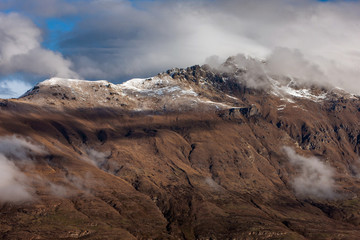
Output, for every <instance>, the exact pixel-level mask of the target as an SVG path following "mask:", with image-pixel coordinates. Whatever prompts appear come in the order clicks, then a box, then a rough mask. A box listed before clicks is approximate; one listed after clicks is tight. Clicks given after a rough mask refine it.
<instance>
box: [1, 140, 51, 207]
mask: <svg viewBox="0 0 360 240" xmlns="http://www.w3.org/2000/svg"><path fill="white" fill-rule="evenodd" d="M45 153H46V151H45V149H44V148H43V147H41V146H39V145H37V144H34V143H33V142H31V141H30V140H29V139H25V138H22V137H19V136H15V135H14V136H6V137H0V193H1V194H0V201H1V202H22V201H28V200H32V199H33V197H34V195H33V189H32V188H31V187H30V186H29V185H28V182H29V178H28V177H27V176H26V175H25V174H24V173H23V172H22V171H21V170H20V168H21V167H24V166H26V167H29V166H31V165H32V163H31V156H32V155H34V154H45Z"/></svg>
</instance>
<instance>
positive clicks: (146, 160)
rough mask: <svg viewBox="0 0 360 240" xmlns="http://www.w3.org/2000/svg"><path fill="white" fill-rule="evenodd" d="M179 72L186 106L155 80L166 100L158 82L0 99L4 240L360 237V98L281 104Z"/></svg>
mask: <svg viewBox="0 0 360 240" xmlns="http://www.w3.org/2000/svg"><path fill="white" fill-rule="evenodd" d="M189 71H190V73H191V74H190V75H189V76H195V77H194V78H191V77H189V76H188V77H187V78H185V77H184V79H182V76H186V74H188V73H187V71H185V73H184V72H183V73H181V74H183V75H181V74H180V75H179V74H178V75H177V74H174V73H171V72H169V73H168V75H167V76H169V77H170V76H172V77H171V78H172V79H176V81H180V83H179V86H181V89H180V90H179V89H176V91H177V92H179V93H180V92H182V91H183V89H187V90H186V91H194V92H195V93H196V95H195V94H194V93H192V92H191V94H190V95H191V96H194V98H193V99H190V98H188V96H189V95H188V92H185V93H184V92H183V93H184V94H185V95H175V94H174V92H176V91H175V90H173V89H172V88H168V85H164V86H163V85H161V86H159V83H161V84H163V82H161V81H159V80H156V81H157V82H156V84H157V85H156V86H157V87H158V88H159V89H160V90H161V91H160V90H159V91H158V92H155V93H156V94H158V93H159V92H161V94H162V93H163V91H165V90H166V91H168V92H167V95H165V97H168V98H167V100H166V101H165V100H163V98H164V95H161V94H158V95H156V94H155V93H154V91H153V90H151V89H153V88H154V85H150V87H149V88H145V90H144V89H141V90H138V89H139V88H140V87H139V85H132V87H133V86H136V89H137V90H136V91H135V90H134V87H133V88H129V87H121V86H120V87H119V86H112V85H109V87H111V88H114V89H115V90H116V89H117V90H116V91H115V90H114V91H113V94H110V93H108V92H107V93H106V94H109V95H111V96H113V95H116V94H115V93H118V94H119V95H117V96H122V98H120V97H119V98H118V101H117V100H116V99H112V98H110V97H109V98H110V99H107V101H108V102H106V101H105V102H101V103H99V96H100V97H107V95H104V92H103V90H98V91H100V92H101V95H96V94H95V92H98V91H94V93H91V94H93V95H91V94H90V95H88V98H87V100H86V101H83V100H81V97H84V99H85V95H84V92H79V91H80V90H81V89H84V88H81V89H80V90H79V89H77V90H76V88H74V87H73V86H70V87H67V88H66V87H63V85H62V83H61V84H59V82H58V83H56V84H57V85H53V83H52V85H51V84H50V85H40V87H38V88H34V89H33V90H32V92H30V94H28V95H26V96H25V97H24V98H20V99H15V100H2V101H1V102H0V106H1V110H0V111H1V114H0V136H1V137H0V152H1V154H0V169H1V171H2V173H3V174H5V175H3V176H2V177H0V180H2V185H0V189H1V190H2V192H1V195H0V214H1V218H0V237H1V238H2V239H58V238H64V239H73V238H81V239H357V238H359V237H360V230H359V226H360V210H359V209H360V200H359V199H358V195H359V194H360V179H359V176H360V175H359V174H360V161H359V155H358V154H359V149H360V128H359V119H360V112H359V109H360V102H359V99H358V98H357V97H354V96H350V97H349V96H346V95H340V94H336V93H334V92H327V97H326V99H323V100H321V101H317V100H314V99H311V98H303V97H291V98H290V97H289V99H284V98H285V97H284V96H283V95H279V94H280V92H277V93H275V94H270V93H269V90H268V89H264V90H254V89H250V88H246V87H244V86H242V85H241V84H239V83H238V82H235V81H231V80H227V81H222V80H221V79H223V77H224V76H218V75H216V74H215V75H212V77H211V76H210V77H209V76H207V74H210V73H209V72H206V70H204V69H201V68H196V67H194V68H193V69H190V70H189ZM202 71H205V73H202V74H201V72H202ZM199 72H200V73H199ZM229 78H231V76H230V77H229V76H227V77H226V79H229ZM179 79H180V80H179ZM181 79H182V80H181ZM198 79H205V80H202V81H203V82H205V83H204V84H202V83H201V81H197V80H198ZM160 80H161V78H160ZM170 80H171V79H170ZM170 80H169V81H170ZM148 81H153V80H148ZM171 81H172V80H171ZM171 81H170V84H173V82H171ZM206 82H208V83H209V84H207V83H206ZM150 83H151V82H150ZM150 83H149V82H146V84H150ZM66 84H67V83H66ZM77 84H80V85H81V84H85V83H84V82H79V83H77ZM101 84H103V83H101ZM141 84H143V83H141ZM167 84H169V82H167ZM175 85H176V84H175ZM52 86H55V87H54V88H52ZM86 86H90V85H86ZM93 86H94V87H90V88H88V89H87V91H88V92H87V93H86V94H88V93H89V89H92V90H91V91H93V90H94V88H100V86H99V83H98V85H96V84H94V85H93ZM204 86H205V87H204ZM105 87H106V86H105ZM172 87H173V86H172ZM164 88H166V89H165V90H164ZM54 89H55V90H54ZM74 89H75V90H76V91H75V90H74ZM71 90H74V91H71ZM295 90H296V89H295ZM295 90H293V91H295ZM53 91H56V95H54V93H55V92H53ZM151 91H153V92H151ZM184 91H185V90H184ZM297 91H300V90H297ZM301 91H302V90H301ZM316 91H318V92H319V94H318V95H320V93H321V94H322V92H324V91H325V90H319V89H312V92H313V93H314V92H316ZM58 92H60V93H62V94H64V93H67V97H64V95H59V94H58ZM110 92H111V91H110ZM122 93H124V95H121V94H122ZM170 93H171V94H172V95H171V94H170ZM44 94H46V95H44ZM70 94H73V95H74V97H75V99H73V98H72V97H69V96H70ZM151 94H152V95H151ZM169 94H170V95H169ZM229 94H230V95H229ZM314 94H315V93H314ZM318 95H312V96H314V98H316V96H318ZM149 96H150V97H151V100H149ZM91 99H97V100H96V101H92V100H91ZM105 99H106V98H105ZM126 99H127V100H126ZM189 99H190V100H189ZM125 100H126V101H125ZM147 101H148V102H147ZM163 101H165V103H168V105H167V106H166V107H165V108H164V107H163V105H164V102H163ZM191 101H198V104H196V105H186V104H190V102H191ZM50 102H52V103H53V104H51V103H50ZM117 102H119V103H117ZM139 102H141V104H140V103H139ZM152 102H153V103H155V104H154V105H149V103H152ZM113 103H114V104H113ZM121 104H123V105H121ZM181 104H183V105H181ZM184 104H185V105H186V106H185V108H182V109H181V110H179V108H177V107H179V106H184ZM150 106H151V108H150ZM189 106H190V107H189ZM231 106H233V107H231ZM139 108H141V109H140V110H139ZM176 109H178V110H176ZM286 147H289V148H286ZM291 149H293V150H294V151H295V152H294V151H292V150H291ZM4 169H5V170H4ZM6 170H7V171H6ZM4 176H5V177H4ZM9 189H10V190H9ZM5 190H6V191H5ZM15 193H18V194H15Z"/></svg>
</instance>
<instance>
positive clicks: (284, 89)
mask: <svg viewBox="0 0 360 240" xmlns="http://www.w3.org/2000/svg"><path fill="white" fill-rule="evenodd" d="M267 77H268V79H269V81H270V83H271V84H272V91H271V93H272V94H273V95H275V96H278V97H281V99H282V100H286V101H288V102H290V103H294V101H293V100H292V99H290V98H288V97H289V96H290V97H295V98H305V99H309V100H311V101H314V102H318V101H321V100H324V99H326V97H327V93H323V94H321V95H315V94H312V93H311V90H310V89H306V88H302V89H295V88H292V87H291V84H292V83H294V80H291V81H290V82H289V83H288V84H287V85H281V84H280V83H279V82H278V81H276V80H275V79H273V78H271V77H270V76H267Z"/></svg>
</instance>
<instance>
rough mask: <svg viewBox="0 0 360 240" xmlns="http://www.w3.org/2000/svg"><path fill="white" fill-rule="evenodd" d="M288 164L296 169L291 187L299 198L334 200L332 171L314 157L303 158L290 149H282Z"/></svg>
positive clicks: (336, 195)
mask: <svg viewBox="0 0 360 240" xmlns="http://www.w3.org/2000/svg"><path fill="white" fill-rule="evenodd" d="M283 151H284V152H285V154H286V155H287V157H288V159H289V162H290V163H291V164H292V165H293V166H295V167H296V168H297V169H298V174H297V175H296V176H295V177H294V178H293V179H292V182H291V184H292V187H293V188H294V190H295V194H296V195H297V196H298V197H299V198H313V199H336V198H337V197H338V194H337V193H336V192H335V190H336V185H335V180H334V170H333V168H332V167H330V166H328V165H326V164H325V163H323V162H321V161H320V160H319V159H318V158H316V157H309V158H307V157H303V156H301V155H299V154H297V153H296V152H295V151H294V150H293V149H292V148H290V147H283Z"/></svg>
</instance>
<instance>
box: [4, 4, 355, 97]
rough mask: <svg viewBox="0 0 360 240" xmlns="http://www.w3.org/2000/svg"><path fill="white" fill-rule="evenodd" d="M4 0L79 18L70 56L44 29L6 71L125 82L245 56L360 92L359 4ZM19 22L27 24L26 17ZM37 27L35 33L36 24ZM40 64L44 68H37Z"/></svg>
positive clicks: (69, 40)
mask: <svg viewBox="0 0 360 240" xmlns="http://www.w3.org/2000/svg"><path fill="white" fill-rule="evenodd" d="M3 2H4V1H3ZM5 2H7V5H8V6H6V4H3V6H2V5H1V4H0V8H2V9H6V7H10V6H9V4H10V5H11V8H12V9H19V12H20V14H26V13H27V14H30V15H36V16H39V17H40V18H41V17H42V18H46V17H57V18H59V19H61V18H66V17H68V16H73V17H74V16H76V17H77V18H78V20H77V21H76V24H75V26H74V28H73V29H72V30H71V31H69V32H66V33H63V35H62V36H61V39H60V40H59V43H58V44H59V49H61V54H62V55H61V54H60V53H56V52H53V51H50V50H46V49H43V48H41V47H39V42H40V41H41V39H40V40H39V37H38V34H39V33H32V34H33V35H35V36H33V37H31V38H30V40H31V41H30V43H31V42H34V43H33V45H32V46H35V47H31V49H30V50H27V53H29V54H27V55H26V56H23V57H21V59H16V58H13V60H12V62H8V64H6V65H4V67H3V69H4V70H7V71H13V70H12V68H15V66H22V67H21V70H22V71H25V72H26V71H33V72H35V73H38V72H37V71H43V72H45V73H48V75H50V73H53V72H56V71H57V72H61V73H62V74H63V75H66V74H67V75H72V74H73V73H74V72H76V73H77V74H78V75H79V76H80V77H82V78H85V79H107V80H111V81H114V82H120V81H123V80H126V79H127V78H131V77H147V76H152V75H154V74H156V73H158V72H161V71H165V70H167V69H169V68H173V67H186V66H190V65H193V64H203V63H205V59H207V58H208V57H209V56H212V55H216V56H218V57H219V59H220V60H225V59H226V58H227V57H228V56H233V55H237V54H238V53H241V54H244V55H245V56H252V57H254V58H258V59H262V60H265V59H267V60H270V59H271V60H272V64H273V65H272V67H273V69H275V70H276V71H278V72H279V73H284V74H298V75H300V77H307V78H311V79H313V80H312V81H315V82H322V83H323V82H329V83H330V84H333V85H337V86H340V87H343V88H345V89H346V90H349V91H352V92H356V93H359V92H360V87H359V86H360V85H359V84H356V83H357V81H358V76H359V75H360V70H359V67H358V66H359V64H360V50H359V47H358V42H360V25H359V24H358V23H359V20H360V15H359V12H360V3H359V2H357V1H329V2H319V1H315V0H304V1H297V0H274V1H265V0H252V1H247V0H237V1H235V0H221V1H220V0H213V1H205V0H203V1H201V0H184V1H162V0H155V1H128V0H90V1H84V0H77V1H65V0H64V1H60V0H51V1H49V2H51V3H52V5H51V4H48V3H47V1H46V3H44V4H40V2H44V1H40V0H28V1H26V5H25V7H24V5H22V3H23V1H5ZM52 6H56V8H57V9H59V11H55V10H54V9H53V7H52ZM42 8H43V9H44V12H43V14H42V13H40V12H41V11H40V10H41V9H42ZM4 16H5V17H6V16H7V15H3V17H4ZM7 17H9V16H7ZM12 17H13V18H16V19H17V18H20V19H22V17H21V16H20V15H16V16H12ZM28 28H30V29H36V27H34V25H33V24H30V23H29V24H28V26H27V27H26V29H28ZM38 31H39V30H38V29H37V31H35V32H38ZM1 46H4V43H0V49H4V48H2V47H1ZM25 46H29V43H26V45H25ZM28 48H29V47H28ZM279 49H283V51H279ZM284 49H285V50H284ZM34 59H36V60H37V61H34V62H33V63H32V64H30V65H29V66H28V65H25V64H24V63H26V62H29V61H31V60H34ZM41 59H42V60H41ZM39 61H40V62H39ZM52 62H56V64H50V63H52ZM37 63H39V64H40V65H43V66H42V68H37ZM282 63H284V65H282ZM296 64H300V67H296ZM54 65H56V66H57V68H54V67H53V66H54ZM286 67H287V68H286ZM302 67H305V68H304V69H303V70H301V69H302ZM15 69H16V68H15ZM39 69H41V70H39ZM4 70H2V71H4ZM308 71H310V73H306V72H308ZM65 73H66V74H65ZM296 77H297V75H296ZM354 86H355V87H354Z"/></svg>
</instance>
